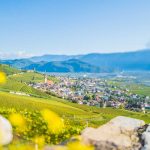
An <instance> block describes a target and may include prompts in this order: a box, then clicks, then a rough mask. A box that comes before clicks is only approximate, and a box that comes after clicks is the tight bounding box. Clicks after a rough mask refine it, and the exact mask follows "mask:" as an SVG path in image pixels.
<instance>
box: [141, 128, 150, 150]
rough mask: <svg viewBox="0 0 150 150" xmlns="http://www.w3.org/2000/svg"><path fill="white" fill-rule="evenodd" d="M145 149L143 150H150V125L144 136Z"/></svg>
mask: <svg viewBox="0 0 150 150" xmlns="http://www.w3.org/2000/svg"><path fill="white" fill-rule="evenodd" d="M142 139H143V143H144V145H143V148H142V150H150V125H149V126H148V127H147V129H146V131H145V132H144V133H143V134H142Z"/></svg>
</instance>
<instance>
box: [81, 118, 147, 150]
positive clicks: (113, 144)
mask: <svg viewBox="0 0 150 150" xmlns="http://www.w3.org/2000/svg"><path fill="white" fill-rule="evenodd" d="M144 124H145V123H144V121H142V120H138V119H132V118H128V117H123V116H119V117H116V118H114V119H112V120H111V121H109V122H108V123H107V124H105V125H103V126H100V127H99V128H97V129H94V128H86V129H85V130H83V132H82V138H83V141H84V142H85V143H86V144H94V145H95V146H96V150H112V149H113V150H120V149H121V150H137V149H140V147H141V145H140V143H139V138H138V134H137V132H136V131H137V129H138V128H140V127H141V126H143V125H144Z"/></svg>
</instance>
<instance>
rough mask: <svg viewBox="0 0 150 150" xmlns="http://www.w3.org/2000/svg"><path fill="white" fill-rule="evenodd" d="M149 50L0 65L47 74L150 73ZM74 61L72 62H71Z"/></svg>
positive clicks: (6, 62)
mask: <svg viewBox="0 0 150 150" xmlns="http://www.w3.org/2000/svg"><path fill="white" fill-rule="evenodd" d="M149 58H150V49H147V50H140V51H134V52H125V53H109V54H100V53H91V54H85V55H44V56H36V57H32V58H29V59H17V60H2V61H0V63H3V64H8V65H11V66H13V67H17V68H23V69H33V68H35V69H37V70H40V71H45V70H46V71H49V72H117V71H150V59H149ZM73 60H74V61H73Z"/></svg>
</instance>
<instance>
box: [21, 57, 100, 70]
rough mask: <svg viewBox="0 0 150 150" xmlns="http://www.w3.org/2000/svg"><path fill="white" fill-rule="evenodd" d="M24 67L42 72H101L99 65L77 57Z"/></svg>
mask: <svg viewBox="0 0 150 150" xmlns="http://www.w3.org/2000/svg"><path fill="white" fill-rule="evenodd" d="M23 69H26V70H33V69H35V70H37V71H41V72H44V71H46V72H100V68H99V67H95V66H93V65H90V64H88V63H85V62H82V61H80V60H77V59H70V60H66V61H54V62H49V63H45V64H38V63H34V64H31V65H29V66H26V67H25V68H23Z"/></svg>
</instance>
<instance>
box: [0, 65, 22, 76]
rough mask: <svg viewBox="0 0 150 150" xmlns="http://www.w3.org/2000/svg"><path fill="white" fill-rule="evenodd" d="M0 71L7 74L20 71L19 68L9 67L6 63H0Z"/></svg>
mask: <svg viewBox="0 0 150 150" xmlns="http://www.w3.org/2000/svg"><path fill="white" fill-rule="evenodd" d="M0 71H3V72H5V73H6V74H7V75H12V74H16V73H20V70H18V69H15V68H12V67H10V66H8V65H3V64H0Z"/></svg>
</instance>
